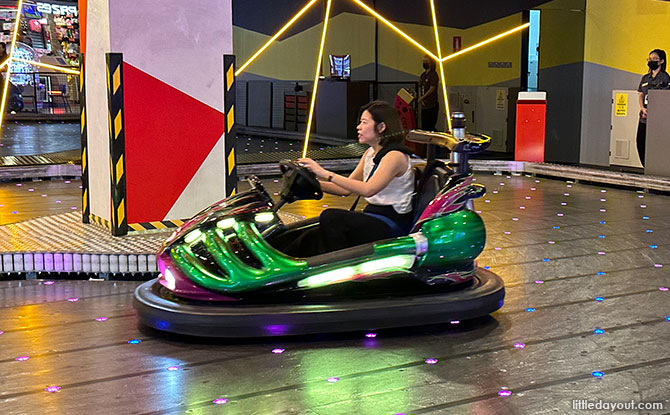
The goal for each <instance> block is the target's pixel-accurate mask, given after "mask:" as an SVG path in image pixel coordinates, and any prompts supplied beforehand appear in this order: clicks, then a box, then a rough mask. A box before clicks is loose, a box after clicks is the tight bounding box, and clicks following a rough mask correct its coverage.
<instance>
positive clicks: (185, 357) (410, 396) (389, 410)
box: [0, 174, 670, 415]
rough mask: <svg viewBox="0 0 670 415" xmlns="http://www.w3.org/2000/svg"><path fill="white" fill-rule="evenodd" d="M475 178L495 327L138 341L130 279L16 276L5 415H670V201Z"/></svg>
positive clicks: (141, 334)
mask: <svg viewBox="0 0 670 415" xmlns="http://www.w3.org/2000/svg"><path fill="white" fill-rule="evenodd" d="M477 177H478V180H479V181H480V182H482V183H484V184H486V186H487V188H488V190H489V192H488V194H487V196H486V197H485V198H483V199H480V200H478V201H476V203H475V208H476V209H477V210H481V212H482V213H481V215H482V217H483V218H484V220H485V221H486V226H487V229H488V242H487V246H486V250H485V251H484V253H483V254H482V255H481V256H480V259H479V264H480V266H483V267H490V269H491V270H492V271H494V272H495V273H497V274H498V275H500V276H501V277H502V278H503V279H504V280H505V283H506V290H507V298H506V303H505V306H504V307H503V308H502V309H501V310H500V311H498V312H496V313H494V314H493V315H492V316H491V317H490V318H485V319H481V320H478V321H461V322H454V324H447V325H444V326H441V327H417V328H414V329H410V330H407V329H403V330H384V331H376V330H374V328H373V327H371V328H370V330H367V331H362V332H356V333H351V334H348V335H339V336H328V337H326V336H313V337H308V338H292V339H281V340H277V341H272V340H265V341H235V342H222V341H217V342H207V341H202V340H198V341H195V340H188V339H183V338H172V337H170V338H166V337H164V336H159V335H157V334H156V333H150V332H146V331H142V330H139V329H138V327H137V320H136V317H135V313H134V310H133V308H132V291H133V288H134V287H135V286H136V285H137V284H138V283H135V282H111V281H100V282H90V281H64V280H52V281H46V280H31V281H4V282H0V294H1V295H0V308H1V309H2V311H3V312H2V314H0V330H1V331H2V332H3V333H2V334H0V345H1V346H2V347H1V348H0V350H1V352H0V365H1V367H0V370H2V373H4V374H5V375H4V376H3V381H2V386H3V387H2V390H0V402H1V405H2V408H3V413H7V414H19V413H40V414H63V413H73V414H74V413H93V412H95V413H100V414H119V413H152V414H182V413H194V414H196V413H197V414H214V413H233V414H311V415H326V414H327V415H332V414H354V413H355V414H375V415H376V414H391V415H393V414H447V413H448V414H555V413H560V414H567V413H570V414H577V413H581V412H582V411H583V409H581V408H586V406H587V405H589V404H591V405H595V404H596V403H598V402H599V401H600V400H602V401H603V403H608V404H611V403H614V404H620V405H621V408H624V406H623V405H625V404H630V402H631V401H634V402H635V404H636V405H637V404H640V405H648V406H647V407H648V408H653V405H657V408H658V405H661V406H662V407H663V409H643V410H637V409H636V410H625V408H624V409H623V410H622V411H621V412H619V413H651V414H656V413H659V414H662V413H668V411H670V400H669V397H668V394H667V391H668V390H670V349H668V347H667V344H668V342H669V341H670V291H669V290H668V288H669V287H670V276H668V271H667V270H668V268H669V267H670V252H669V251H668V247H669V246H670V225H668V218H669V217H670V204H669V203H668V202H670V199H669V197H668V196H664V195H655V194H647V193H638V192H635V191H630V190H619V189H614V188H605V187H600V186H590V185H584V184H580V183H568V182H565V181H558V180H549V179H536V178H534V177H524V176H511V177H507V176H493V175H486V174H480V175H478V176H477ZM269 185H272V182H271V181H270V183H269ZM342 200H343V201H346V199H342ZM310 203H311V206H310V208H313V209H317V208H319V207H322V206H323V204H324V202H323V201H320V202H310ZM341 204H342V205H345V204H346V203H345V202H341ZM603 403H601V404H600V405H601V407H602V404H603ZM641 408H642V407H641ZM36 411H37V412H36ZM585 413H587V412H585ZM588 413H591V412H588ZM592 413H611V411H609V410H601V411H600V412H598V411H597V410H596V411H592Z"/></svg>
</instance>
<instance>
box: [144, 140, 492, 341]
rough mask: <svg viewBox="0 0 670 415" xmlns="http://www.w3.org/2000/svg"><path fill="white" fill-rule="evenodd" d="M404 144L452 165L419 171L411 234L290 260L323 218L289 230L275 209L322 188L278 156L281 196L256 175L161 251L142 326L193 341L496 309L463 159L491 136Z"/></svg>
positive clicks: (147, 288)
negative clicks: (479, 261)
mask: <svg viewBox="0 0 670 415" xmlns="http://www.w3.org/2000/svg"><path fill="white" fill-rule="evenodd" d="M408 139H409V140H411V141H415V142H422V143H430V144H437V145H440V146H443V147H446V148H447V149H449V150H450V151H451V152H452V160H454V161H457V162H455V163H449V165H445V164H443V163H442V164H439V163H435V162H433V163H429V164H428V165H427V166H424V168H423V170H422V169H421V166H415V167H414V168H415V171H417V172H421V176H418V177H420V178H421V180H417V182H418V187H417V195H416V201H415V212H416V213H417V219H416V221H415V224H414V227H413V229H412V230H411V232H410V233H409V234H405V235H399V236H397V237H395V238H391V239H385V240H380V241H375V242H372V243H368V244H364V245H359V246H355V247H351V248H347V249H342V250H339V251H335V252H324V253H322V254H319V255H316V256H311V257H299V256H295V255H289V254H287V253H286V252H284V248H285V247H286V246H287V245H288V244H289V242H290V241H293V240H294V239H295V238H297V237H298V236H299V235H300V234H301V233H302V232H305V231H307V230H310V229H312V228H313V227H315V226H318V225H319V224H318V217H317V218H311V219H306V220H300V221H294V222H291V223H289V222H288V221H284V220H282V216H283V217H285V216H286V215H280V214H279V209H280V208H281V206H282V205H284V204H285V203H291V202H293V201H296V200H306V199H320V198H321V197H322V192H321V189H320V186H319V182H318V180H317V179H316V177H315V176H314V175H313V174H312V173H311V172H309V171H308V170H306V169H305V168H303V167H301V166H300V165H299V164H298V163H296V162H292V161H282V162H280V167H281V171H282V175H283V185H282V190H281V192H280V200H279V201H276V202H275V201H274V200H273V199H272V198H271V197H270V195H269V194H268V193H267V192H266V191H265V189H264V188H263V185H262V183H261V181H260V180H259V179H258V178H256V177H254V176H252V177H250V178H249V179H248V180H249V183H250V185H251V189H250V190H248V191H246V192H241V193H238V194H236V195H233V196H231V197H229V198H227V199H224V200H222V201H220V202H218V203H216V204H213V205H211V206H209V207H208V208H206V209H205V210H203V211H201V212H200V213H198V214H196V215H195V216H194V217H193V218H191V219H190V220H189V221H187V222H186V223H184V224H183V225H182V226H181V227H180V228H178V229H177V230H176V231H175V232H174V233H173V234H172V235H171V236H170V237H169V238H168V239H167V240H166V241H165V242H164V243H163V244H162V246H161V248H160V250H159V252H158V254H157V262H158V266H159V269H160V275H159V277H158V278H157V279H154V280H151V281H147V282H145V283H143V284H141V285H140V286H138V287H137V289H136V290H135V294H134V295H135V297H134V306H135V308H136V310H137V314H138V317H139V321H140V324H142V325H145V326H148V327H151V328H153V329H157V330H160V331H166V332H171V333H178V334H184V335H191V336H204V337H263V336H286V335H302V334H312V333H331V332H347V331H356V330H369V329H384V328H393V327H409V326H417V325H423V324H439V323H448V322H453V321H455V320H459V321H460V320H466V319H472V318H476V317H481V316H485V315H488V314H490V313H492V312H494V311H495V310H497V309H499V308H500V307H502V305H503V300H504V296H505V290H504V285H503V282H502V280H501V279H500V278H499V277H498V276H497V275H495V274H494V273H492V272H490V271H487V270H484V269H481V268H478V267H477V265H476V261H475V259H476V257H477V256H478V255H479V254H480V253H481V251H482V250H483V249H484V245H485V241H486V230H485V228H484V223H483V221H482V219H481V218H480V217H479V215H478V214H477V213H475V212H474V210H473V209H472V199H474V198H477V197H481V196H483V195H484V193H485V191H486V189H485V188H484V186H482V185H481V184H477V183H474V178H473V176H472V174H471V172H470V171H469V167H468V163H467V158H468V155H469V154H473V153H476V152H480V151H483V150H484V149H485V148H486V147H487V146H488V144H489V142H490V139H489V138H488V137H486V136H482V135H474V134H467V135H466V136H465V137H464V138H460V139H459V138H455V137H454V136H453V135H451V134H446V133H433V132H430V133H429V132H424V131H419V130H413V131H411V132H410V133H409V135H408ZM454 156H457V157H454Z"/></svg>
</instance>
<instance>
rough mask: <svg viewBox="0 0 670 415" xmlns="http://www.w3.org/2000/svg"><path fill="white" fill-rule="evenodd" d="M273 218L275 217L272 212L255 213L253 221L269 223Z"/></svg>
mask: <svg viewBox="0 0 670 415" xmlns="http://www.w3.org/2000/svg"><path fill="white" fill-rule="evenodd" d="M274 218H275V215H274V213H272V212H262V213H257V214H256V216H254V220H255V221H256V222H258V223H266V222H271V221H272V220H274Z"/></svg>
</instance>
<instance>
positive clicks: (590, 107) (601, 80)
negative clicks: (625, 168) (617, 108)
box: [579, 62, 642, 166]
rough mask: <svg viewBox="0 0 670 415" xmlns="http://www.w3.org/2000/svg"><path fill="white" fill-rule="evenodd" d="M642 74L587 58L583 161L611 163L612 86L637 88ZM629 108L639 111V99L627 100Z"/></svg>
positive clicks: (596, 163)
mask: <svg viewBox="0 0 670 415" xmlns="http://www.w3.org/2000/svg"><path fill="white" fill-rule="evenodd" d="M641 77H642V74H635V73H631V72H626V71H621V70H618V69H614V68H610V67H607V66H603V65H598V64H595V63H590V62H585V64H584V88H583V99H582V114H581V119H582V128H581V137H582V140H581V148H580V154H579V162H580V163H582V164H591V165H598V166H609V164H610V160H609V150H610V123H611V113H612V90H614V89H633V90H634V89H637V86H638V84H639V82H640V78H641ZM628 111H632V112H637V111H638V103H637V101H634V102H629V103H628Z"/></svg>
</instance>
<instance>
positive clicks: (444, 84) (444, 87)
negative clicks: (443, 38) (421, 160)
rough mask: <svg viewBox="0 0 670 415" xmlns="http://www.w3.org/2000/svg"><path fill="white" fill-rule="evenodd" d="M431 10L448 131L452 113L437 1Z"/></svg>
mask: <svg viewBox="0 0 670 415" xmlns="http://www.w3.org/2000/svg"><path fill="white" fill-rule="evenodd" d="M430 12H431V13H432V14H433V29H434V30H435V43H437V56H438V58H439V60H438V61H437V64H438V65H440V79H441V80H442V82H441V84H442V95H443V96H444V108H445V111H446V116H447V131H451V113H450V112H449V96H448V95H447V79H446V78H445V77H444V66H443V64H442V48H440V35H439V33H438V30H437V16H436V13H435V1H434V0H430Z"/></svg>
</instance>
